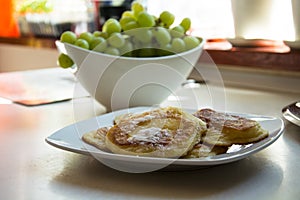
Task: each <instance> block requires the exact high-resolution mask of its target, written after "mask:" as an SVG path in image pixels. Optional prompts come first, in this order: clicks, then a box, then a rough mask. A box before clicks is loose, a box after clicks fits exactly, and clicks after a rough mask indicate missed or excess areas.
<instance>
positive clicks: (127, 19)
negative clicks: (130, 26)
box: [120, 16, 135, 28]
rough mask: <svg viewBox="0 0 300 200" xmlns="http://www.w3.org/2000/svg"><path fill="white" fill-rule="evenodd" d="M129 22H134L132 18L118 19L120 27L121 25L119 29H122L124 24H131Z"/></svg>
mask: <svg viewBox="0 0 300 200" xmlns="http://www.w3.org/2000/svg"><path fill="white" fill-rule="evenodd" d="M131 21H135V19H134V18H132V17H128V16H125V17H122V18H121V19H120V25H121V27H122V28H123V26H124V25H125V24H127V23H128V22H131Z"/></svg>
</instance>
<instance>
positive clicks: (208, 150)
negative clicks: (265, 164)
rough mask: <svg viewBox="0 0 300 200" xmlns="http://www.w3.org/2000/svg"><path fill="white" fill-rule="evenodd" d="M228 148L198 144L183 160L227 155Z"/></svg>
mask: <svg viewBox="0 0 300 200" xmlns="http://www.w3.org/2000/svg"><path fill="white" fill-rule="evenodd" d="M227 150H228V147H226V146H216V145H209V144H203V143H202V142H199V143H197V144H196V145H195V146H194V147H193V148H192V149H191V150H190V151H188V153H187V154H186V155H185V156H184V157H182V158H202V157H208V156H216V155H219V154H223V153H226V152H227Z"/></svg>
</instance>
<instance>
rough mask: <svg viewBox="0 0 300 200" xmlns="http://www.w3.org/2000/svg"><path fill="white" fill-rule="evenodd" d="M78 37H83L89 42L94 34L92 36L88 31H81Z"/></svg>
mask: <svg viewBox="0 0 300 200" xmlns="http://www.w3.org/2000/svg"><path fill="white" fill-rule="evenodd" d="M78 38H80V39H84V40H86V41H87V42H88V43H89V44H90V43H91V42H92V40H93V38H94V36H93V34H92V33H90V32H83V33H81V34H80V35H79V37H78Z"/></svg>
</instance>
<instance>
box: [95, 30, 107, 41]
mask: <svg viewBox="0 0 300 200" xmlns="http://www.w3.org/2000/svg"><path fill="white" fill-rule="evenodd" d="M93 35H94V37H102V38H104V39H107V38H108V34H107V33H105V32H102V31H94V33H93Z"/></svg>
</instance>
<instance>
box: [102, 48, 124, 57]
mask: <svg viewBox="0 0 300 200" xmlns="http://www.w3.org/2000/svg"><path fill="white" fill-rule="evenodd" d="M104 53H106V54H110V55H114V56H119V55H120V51H119V50H118V49H117V48H115V47H107V49H105V51H104Z"/></svg>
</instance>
